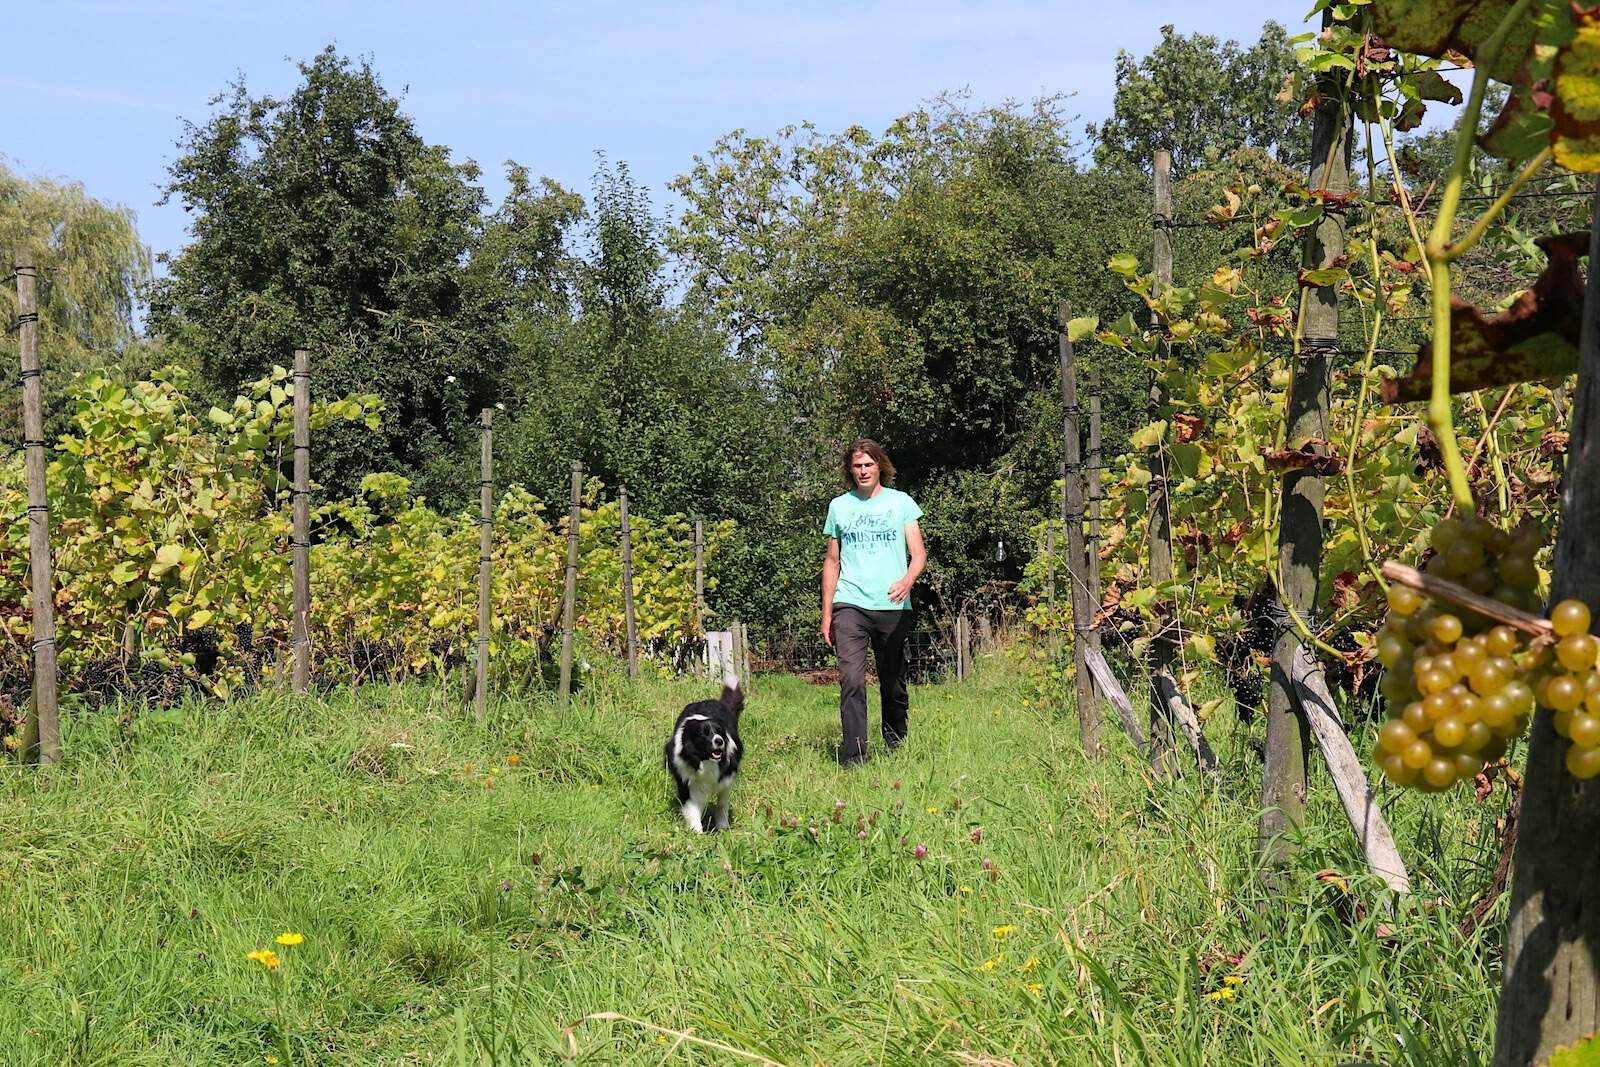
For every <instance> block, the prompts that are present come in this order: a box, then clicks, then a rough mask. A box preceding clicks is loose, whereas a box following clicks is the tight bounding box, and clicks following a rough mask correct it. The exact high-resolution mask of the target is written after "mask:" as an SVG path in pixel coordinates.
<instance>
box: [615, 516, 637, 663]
mask: <svg viewBox="0 0 1600 1067" xmlns="http://www.w3.org/2000/svg"><path fill="white" fill-rule="evenodd" d="M617 507H618V509H619V510H620V511H621V513H622V616H623V620H624V621H625V622H626V623H627V627H628V677H629V678H637V677H639V620H638V619H637V618H636V617H635V616H634V613H633V535H632V533H630V532H629V529H628V487H627V486H625V485H623V486H619V487H618V488H617Z"/></svg>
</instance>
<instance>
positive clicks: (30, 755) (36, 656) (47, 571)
mask: <svg viewBox="0 0 1600 1067" xmlns="http://www.w3.org/2000/svg"><path fill="white" fill-rule="evenodd" d="M16 262H17V267H16V269H17V345H18V348H19V350H20V354H21V363H22V446H23V449H24V457H23V464H24V466H25V468H26V476H27V482H28V575H29V579H30V583H31V584H30V586H29V593H30V597H31V600H30V608H31V610H32V613H33V624H32V636H33V700H32V701H30V703H29V708H28V721H27V724H26V725H25V726H24V728H23V737H22V758H23V760H24V761H25V762H28V763H37V764H38V765H39V766H41V767H48V766H50V765H51V764H53V763H55V762H57V761H58V760H60V759H61V719H60V709H59V692H58V688H57V687H58V680H57V676H56V611H55V607H56V594H55V577H54V574H53V570H52V567H51V558H50V496H49V491H48V488H47V485H46V481H45V473H46V469H47V465H48V461H47V458H46V456H45V447H44V388H43V386H44V371H43V370H42V369H41V368H40V365H39V297H38V292H39V290H38V281H39V274H38V269H37V268H36V267H35V266H34V263H33V253H32V252H31V251H27V250H18V252H17V261H16Z"/></svg>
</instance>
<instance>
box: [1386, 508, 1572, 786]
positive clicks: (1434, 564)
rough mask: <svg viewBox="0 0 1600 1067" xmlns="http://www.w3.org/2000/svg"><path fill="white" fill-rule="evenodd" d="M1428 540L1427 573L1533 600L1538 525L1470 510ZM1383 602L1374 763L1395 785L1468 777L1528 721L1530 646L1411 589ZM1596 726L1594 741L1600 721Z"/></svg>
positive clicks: (1534, 603)
mask: <svg viewBox="0 0 1600 1067" xmlns="http://www.w3.org/2000/svg"><path fill="white" fill-rule="evenodd" d="M1430 543H1431V544H1432V546H1433V549H1434V551H1435V553H1436V555H1435V556H1434V557H1433V558H1432V559H1430V560H1429V561H1428V564H1427V566H1426V568H1425V569H1426V570H1427V571H1428V572H1429V573H1431V574H1434V575H1436V576H1438V577H1442V578H1447V579H1449V580H1451V581H1453V582H1456V583H1457V584H1459V585H1463V586H1465V587H1467V588H1468V589H1471V590H1472V591H1473V592H1476V593H1479V594H1481V595H1483V596H1488V597H1492V598H1494V599H1495V600H1498V601H1500V602H1501V603H1504V604H1507V605H1509V606H1512V607H1516V608H1520V609H1522V610H1524V611H1530V610H1536V609H1537V608H1538V605H1539V600H1538V594H1537V585H1538V581H1539V572H1538V569H1537V568H1536V567H1535V566H1534V555H1535V554H1536V553H1537V552H1538V551H1539V549H1540V548H1541V547H1543V544H1544V534H1543V531H1542V530H1540V529H1539V527H1537V526H1535V525H1524V526H1520V527H1518V528H1517V529H1516V530H1515V531H1511V532H1507V531H1505V530H1502V529H1500V528H1498V527H1496V526H1494V525H1493V524H1492V523H1489V522H1488V521H1486V520H1484V519H1482V518H1480V517H1478V516H1472V517H1471V518H1467V519H1461V520H1456V519H1444V520H1442V521H1441V522H1440V523H1439V524H1438V525H1437V526H1435V527H1434V529H1433V532H1432V534H1431V536H1430ZM1388 600H1389V615H1388V618H1387V619H1385V620H1384V624H1383V628H1382V630H1381V631H1380V632H1379V634H1378V643H1377V646H1378V647H1377V654H1378V661H1379V662H1380V663H1382V664H1383V666H1384V667H1385V668H1387V669H1386V671H1385V674H1384V677H1383V680H1382V682H1381V683H1380V690H1381V692H1382V693H1383V696H1384V698H1385V699H1386V700H1387V701H1388V705H1389V714H1388V719H1387V721H1385V722H1384V724H1383V726H1382V728H1381V729H1380V730H1379V731H1378V742H1377V745H1376V747H1375V748H1374V750H1373V754H1372V755H1373V761H1374V762H1375V763H1376V764H1377V765H1378V766H1379V767H1380V768H1382V770H1383V773H1384V775H1385V776H1386V777H1387V778H1388V779H1389V780H1390V781H1392V782H1394V783H1395V784H1397V785H1401V786H1412V787H1415V788H1417V789H1420V790H1423V791H1424V792H1439V791H1442V790H1445V789H1448V788H1450V787H1451V786H1452V785H1454V784H1455V783H1457V782H1460V781H1468V780H1470V779H1472V778H1474V777H1476V776H1477V774H1478V773H1479V772H1480V771H1482V770H1483V767H1484V764H1485V763H1486V762H1488V761H1490V760H1495V759H1499V758H1500V757H1501V756H1502V755H1504V754H1505V751H1506V748H1507V746H1508V745H1509V744H1510V742H1511V740H1512V739H1513V738H1515V737H1517V736H1518V735H1520V734H1521V733H1522V732H1523V731H1524V730H1526V729H1527V726H1528V721H1529V718H1530V717H1531V716H1532V714H1533V710H1534V704H1535V701H1536V691H1535V688H1534V686H1533V685H1531V684H1530V683H1529V681H1528V680H1527V677H1528V675H1529V671H1530V669H1536V667H1535V665H1534V664H1533V663H1532V662H1531V661H1530V657H1532V656H1534V653H1531V652H1529V651H1528V650H1527V649H1526V648H1525V647H1524V643H1523V641H1522V638H1521V636H1520V635H1519V634H1518V633H1517V631H1516V630H1514V629H1512V628H1511V627H1509V626H1505V625H1496V624H1495V623H1494V621H1493V620H1491V619H1488V618H1486V617H1484V616H1482V615H1480V614H1478V613H1476V612H1471V611H1450V610H1440V609H1438V608H1436V607H1434V606H1433V605H1431V604H1429V603H1428V601H1427V599H1426V598H1425V597H1424V596H1423V595H1422V594H1420V593H1418V592H1417V591H1416V590H1414V589H1410V588H1408V587H1405V586H1399V585H1397V586H1394V587H1392V588H1391V589H1390V590H1389V594H1388ZM1584 628H1585V629H1586V628H1587V621H1585V625H1584ZM1519 657H1520V658H1519ZM1592 662H1593V660H1592V658H1591V665H1592ZM1565 692H1566V691H1565V689H1562V694H1563V695H1565ZM1595 725H1596V727H1597V731H1596V743H1597V744H1600V719H1596V722H1595ZM1596 760H1597V761H1600V755H1597V756H1596ZM1596 770H1597V771H1600V765H1597V767H1596Z"/></svg>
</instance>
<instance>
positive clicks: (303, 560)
mask: <svg viewBox="0 0 1600 1067" xmlns="http://www.w3.org/2000/svg"><path fill="white" fill-rule="evenodd" d="M293 384H294V487H293V489H291V490H290V503H291V505H292V510H293V522H294V532H293V533H292V534H291V535H290V538H289V546H290V548H291V550H292V552H293V557H294V562H293V566H294V575H293V582H294V622H293V634H292V638H291V645H292V654H293V656H294V691H295V692H296V693H304V692H305V691H306V690H307V689H308V688H309V687H310V685H311V353H310V352H308V351H306V350H305V349H304V348H297V349H295V353H294V382H293Z"/></svg>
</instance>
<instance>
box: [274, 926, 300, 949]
mask: <svg viewBox="0 0 1600 1067" xmlns="http://www.w3.org/2000/svg"><path fill="white" fill-rule="evenodd" d="M305 939H306V935H305V934H297V933H295V932H294V931H293V930H285V931H284V932H283V933H281V934H279V935H278V944H280V945H282V946H284V947H285V948H289V947H292V946H294V945H298V944H300V943H301V942H303V941H305Z"/></svg>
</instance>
